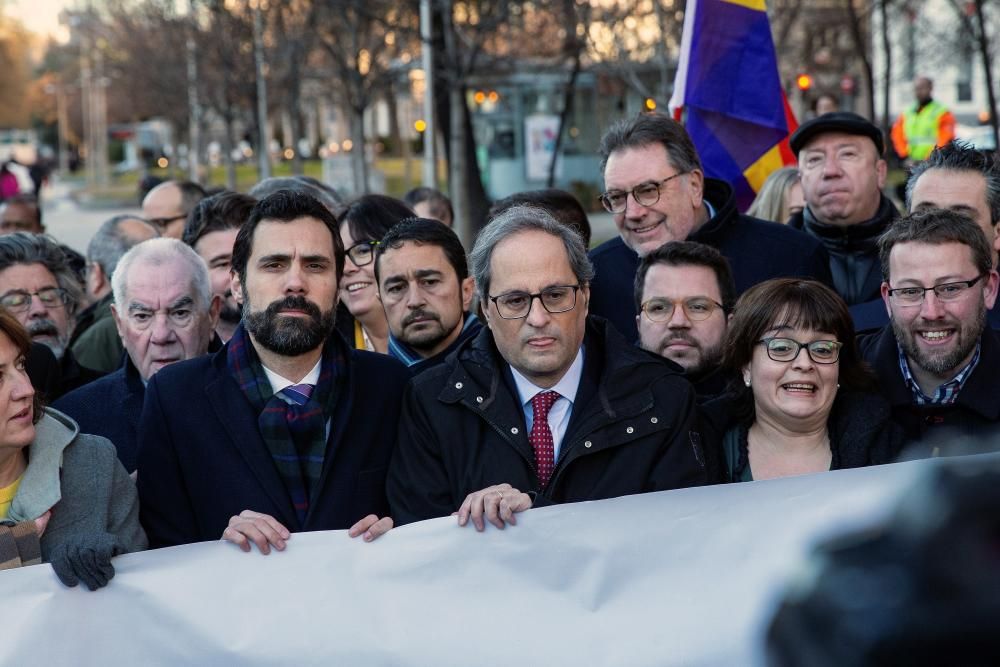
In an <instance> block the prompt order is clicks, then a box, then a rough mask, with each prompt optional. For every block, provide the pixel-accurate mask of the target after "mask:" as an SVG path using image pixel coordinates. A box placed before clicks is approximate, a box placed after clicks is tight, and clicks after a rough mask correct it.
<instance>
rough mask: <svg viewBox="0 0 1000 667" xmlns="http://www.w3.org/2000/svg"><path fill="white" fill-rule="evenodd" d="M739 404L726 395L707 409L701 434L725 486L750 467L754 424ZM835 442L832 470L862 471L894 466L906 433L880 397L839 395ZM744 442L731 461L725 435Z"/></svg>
mask: <svg viewBox="0 0 1000 667" xmlns="http://www.w3.org/2000/svg"><path fill="white" fill-rule="evenodd" d="M736 405H737V401H736V399H735V398H734V397H733V395H732V394H726V395H724V396H721V397H719V398H718V399H716V400H714V401H711V402H710V403H708V404H707V405H705V406H704V409H703V419H704V422H703V424H702V431H703V432H704V435H705V438H706V446H708V447H712V448H713V449H714V450H715V457H713V458H717V459H718V460H719V461H721V462H722V464H723V465H722V468H721V469H720V471H719V472H720V473H721V475H722V478H723V479H724V480H725V481H730V482H735V481H739V479H740V476H741V474H742V473H743V471H744V470H745V469H746V467H747V466H749V465H750V462H749V460H748V457H747V432H748V431H749V429H750V426H751V425H752V422H753V418H752V416H751V417H750V418H740V416H739V415H737V414H736V412H737V410H736ZM827 430H828V434H829V437H830V453H831V454H832V456H831V458H830V470H842V469H844V468H861V467H864V466H871V465H881V464H883V463H892V462H893V461H895V460H896V459H897V458H898V457H899V453H900V451H901V450H902V448H903V442H904V436H903V431H902V429H901V428H900V427H899V426H898V425H896V424H895V422H893V421H892V411H891V410H890V408H889V404H888V403H887V402H886V400H885V399H884V398H882V397H881V396H880V395H878V394H874V393H867V392H850V391H845V390H840V391H838V392H837V397H836V398H835V399H834V401H833V406H832V407H831V409H830V416H829V418H828V419H827ZM727 433H728V434H730V437H733V435H735V436H736V437H737V438H738V441H739V454H738V458H737V457H732V456H727V452H725V451H724V449H725V448H724V445H723V440H724V439H725V438H726V434H727Z"/></svg>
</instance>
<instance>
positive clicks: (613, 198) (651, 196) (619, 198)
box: [598, 171, 688, 213]
mask: <svg viewBox="0 0 1000 667" xmlns="http://www.w3.org/2000/svg"><path fill="white" fill-rule="evenodd" d="M686 173H688V172H686V171H680V172H677V173H676V174H674V175H673V176H667V177H666V178H664V179H663V180H662V181H647V182H645V183H640V184H639V185H637V186H635V187H634V188H632V189H631V190H609V191H608V192H605V193H604V194H602V195H601V196H600V197H598V199H600V200H601V204H603V205H604V208H605V209H607V211H608V213H622V212H623V211H625V209H626V207H627V206H628V195H629V192H631V193H632V199H634V200H635V202H636V203H637V204H641V205H642V206H652V205H654V204H655V203H656V202H658V201H660V188H661V187H663V186H664V185H665V184H666V183H668V182H669V181H672V180H674V179H675V178H677V177H678V176H683V175H684V174H686Z"/></svg>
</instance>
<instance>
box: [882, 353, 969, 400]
mask: <svg viewBox="0 0 1000 667" xmlns="http://www.w3.org/2000/svg"><path fill="white" fill-rule="evenodd" d="M980 346H981V343H976V353H975V354H973V355H972V361H970V362H969V363H968V364H967V365H966V366H965V368H963V369H962V370H961V371H959V373H958V375H956V376H955V377H954V378H952V379H951V380H949V381H948V382H945V383H944V384H942V385H941V386H940V387H938V388H937V391H935V392H934V395H933V396H928V395H927V394H925V393H924V392H923V391H922V390H921V389H920V385H918V384H917V381H916V380H914V379H913V374H912V373H911V372H910V364H909V362H907V361H906V354H905V353H904V352H903V348H901V347H899V346H898V345H897V346H896V349H897V350H898V351H899V370H900V371H902V373H903V381H904V382H905V383H906V386H907V387H909V388H910V392H911V393H912V394H913V402H914V403H915V404H916V405H952V404H953V403H954V402H955V400H956V399H957V398H958V392H960V391H962V387H963V386H965V381H966V380H968V379H969V376H970V375H972V371H974V370H976V366H977V365H978V364H979V349H980Z"/></svg>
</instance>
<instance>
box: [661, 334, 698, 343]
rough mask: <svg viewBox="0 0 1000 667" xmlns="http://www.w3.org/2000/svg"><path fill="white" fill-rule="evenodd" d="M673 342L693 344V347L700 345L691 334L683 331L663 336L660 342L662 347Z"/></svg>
mask: <svg viewBox="0 0 1000 667" xmlns="http://www.w3.org/2000/svg"><path fill="white" fill-rule="evenodd" d="M673 342H681V343H687V344H688V345H693V346H694V347H701V344H700V343H699V342H698V341H697V340H695V339H694V337H693V336H691V335H690V334H688V333H685V332H683V331H677V332H675V333H672V334H670V335H669V336H665V337H664V338H663V340H662V341H661V343H660V344H661V345H662V346H663V347H666V346H667V345H670V344H671V343H673Z"/></svg>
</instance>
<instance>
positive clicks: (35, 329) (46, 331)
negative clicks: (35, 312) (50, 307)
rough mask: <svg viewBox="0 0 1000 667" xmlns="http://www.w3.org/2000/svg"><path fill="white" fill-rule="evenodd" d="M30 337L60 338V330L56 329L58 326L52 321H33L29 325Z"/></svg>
mask: <svg viewBox="0 0 1000 667" xmlns="http://www.w3.org/2000/svg"><path fill="white" fill-rule="evenodd" d="M28 335H29V336H53V337H58V336H59V330H58V329H56V325H55V323H54V322H53V321H52V320H45V319H40V320H32V321H31V322H30V323H28Z"/></svg>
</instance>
